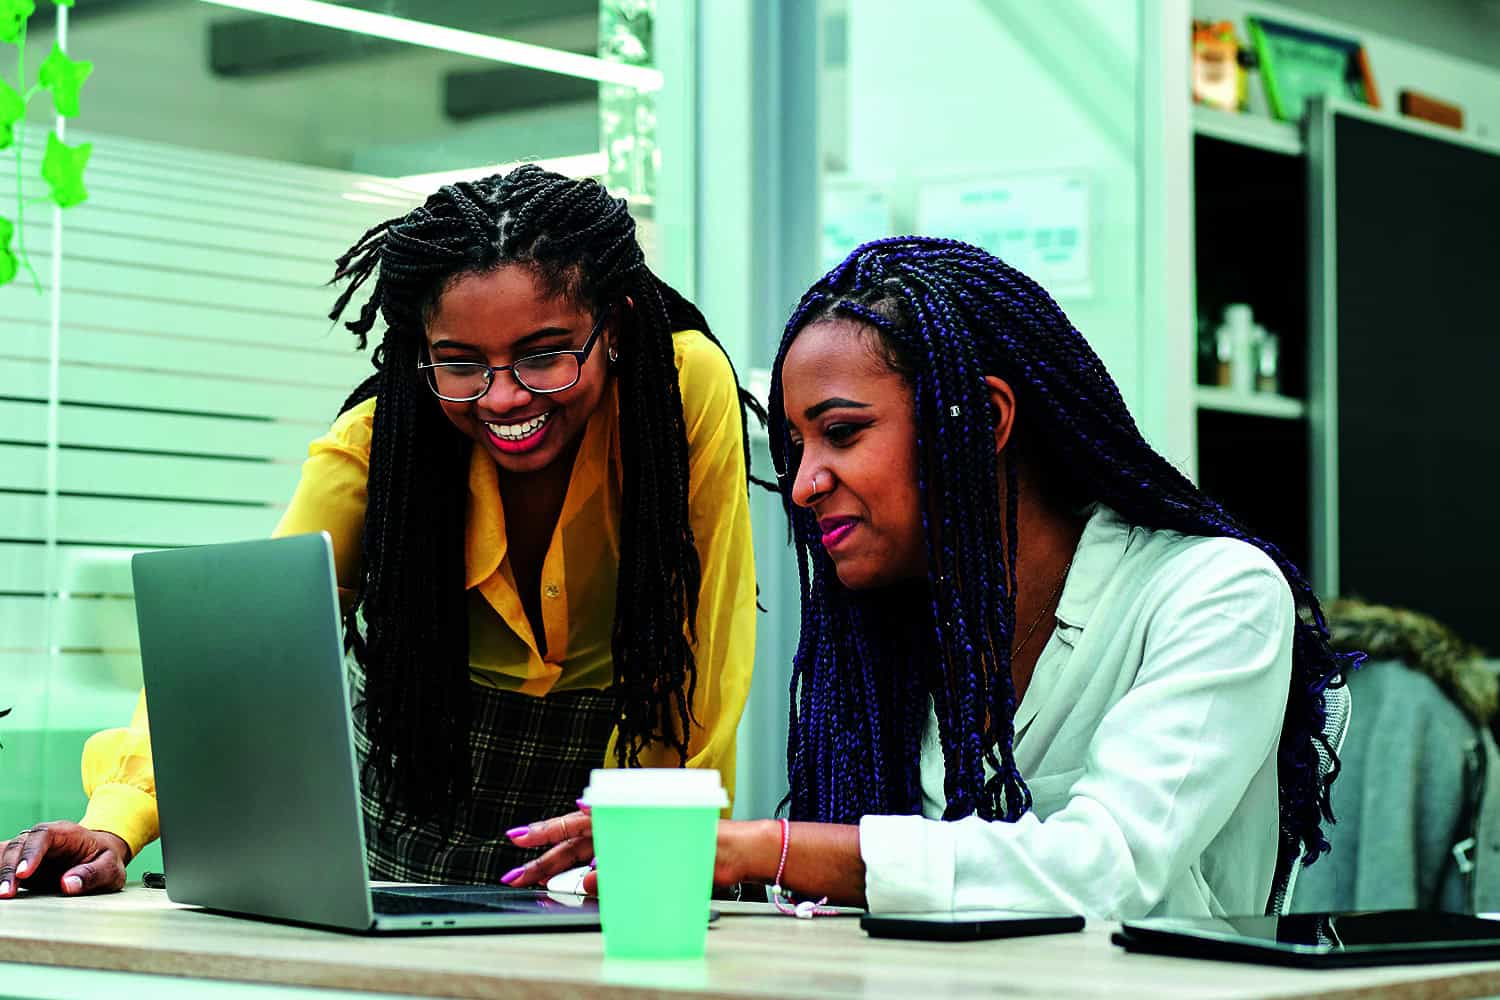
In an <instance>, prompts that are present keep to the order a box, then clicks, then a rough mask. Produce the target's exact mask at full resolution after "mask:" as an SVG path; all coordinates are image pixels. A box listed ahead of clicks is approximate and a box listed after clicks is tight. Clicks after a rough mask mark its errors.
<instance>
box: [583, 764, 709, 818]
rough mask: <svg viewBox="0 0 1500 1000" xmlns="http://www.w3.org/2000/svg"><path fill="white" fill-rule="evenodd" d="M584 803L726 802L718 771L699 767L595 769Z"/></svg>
mask: <svg viewBox="0 0 1500 1000" xmlns="http://www.w3.org/2000/svg"><path fill="white" fill-rule="evenodd" d="M583 802H584V804H585V805H587V806H590V807H593V806H711V807H713V808H714V809H723V808H725V807H727V806H728V805H729V794H728V793H727V792H725V791H724V786H723V784H722V783H721V782H720V779H719V772H718V771H716V770H712V769H709V768H701V767H632V768H604V767H601V768H595V769H594V771H593V772H592V773H591V774H590V775H589V787H587V788H585V789H584V790H583Z"/></svg>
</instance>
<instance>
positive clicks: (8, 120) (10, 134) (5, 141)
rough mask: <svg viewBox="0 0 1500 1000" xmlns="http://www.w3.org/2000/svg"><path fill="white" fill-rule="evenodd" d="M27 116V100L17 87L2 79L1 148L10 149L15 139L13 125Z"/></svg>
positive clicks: (0, 93)
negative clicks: (22, 97)
mask: <svg viewBox="0 0 1500 1000" xmlns="http://www.w3.org/2000/svg"><path fill="white" fill-rule="evenodd" d="M25 117H26V102H25V101H24V100H22V99H21V95H20V94H18V93H16V89H15V88H14V87H12V86H11V85H10V84H8V83H6V82H5V81H4V80H0V149H9V148H10V144H11V143H12V142H14V141H15V138H16V134H15V129H14V128H12V127H11V126H13V125H15V123H16V122H18V121H20V120H21V119H22V118H25Z"/></svg>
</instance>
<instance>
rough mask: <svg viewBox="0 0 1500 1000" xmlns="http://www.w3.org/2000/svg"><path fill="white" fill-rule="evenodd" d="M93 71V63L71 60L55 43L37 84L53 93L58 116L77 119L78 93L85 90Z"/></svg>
mask: <svg viewBox="0 0 1500 1000" xmlns="http://www.w3.org/2000/svg"><path fill="white" fill-rule="evenodd" d="M93 71H94V64H93V63H91V62H78V61H75V60H72V59H69V58H68V55H67V53H66V52H64V51H63V50H62V48H61V47H60V46H59V45H58V44H57V43H56V42H53V43H52V52H51V54H50V55H48V56H47V58H46V59H45V60H43V62H42V69H41V72H40V73H39V74H38V76H37V82H38V83H40V84H41V85H42V86H43V87H44V88H45V89H47V90H50V91H52V104H53V106H54V107H56V108H57V113H58V114H60V115H62V116H63V117H64V118H76V117H77V116H78V92H79V91H80V90H82V89H83V81H85V80H87V79H88V78H89V74H90V73H92V72H93Z"/></svg>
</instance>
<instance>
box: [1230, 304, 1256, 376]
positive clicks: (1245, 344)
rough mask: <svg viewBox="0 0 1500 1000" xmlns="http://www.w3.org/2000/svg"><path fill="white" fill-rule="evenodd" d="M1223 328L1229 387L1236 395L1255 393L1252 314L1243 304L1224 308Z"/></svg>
mask: <svg viewBox="0 0 1500 1000" xmlns="http://www.w3.org/2000/svg"><path fill="white" fill-rule="evenodd" d="M1224 326H1225V328H1227V332H1228V340H1229V345H1230V346H1229V351H1230V361H1229V386H1230V388H1231V389H1233V390H1234V391H1235V392H1236V393H1244V394H1246V395H1249V394H1250V393H1251V392H1253V391H1255V347H1256V331H1257V330H1258V329H1259V328H1258V327H1257V326H1256V325H1255V317H1254V314H1253V313H1252V312H1251V311H1250V307H1249V306H1248V305H1246V304H1244V303H1243V302H1236V303H1233V304H1232V305H1227V306H1225V307H1224Z"/></svg>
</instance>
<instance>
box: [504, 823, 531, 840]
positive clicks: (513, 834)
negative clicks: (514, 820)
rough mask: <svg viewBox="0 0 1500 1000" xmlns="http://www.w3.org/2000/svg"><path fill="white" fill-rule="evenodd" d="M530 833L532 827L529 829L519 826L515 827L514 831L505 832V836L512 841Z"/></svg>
mask: <svg viewBox="0 0 1500 1000" xmlns="http://www.w3.org/2000/svg"><path fill="white" fill-rule="evenodd" d="M530 832H531V827H529V826H517V827H513V828H512V829H509V830H506V831H505V835H506V836H507V837H509V838H510V839H511V840H515V839H516V838H517V837H522V836H525V835H526V834H528V833H530Z"/></svg>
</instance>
